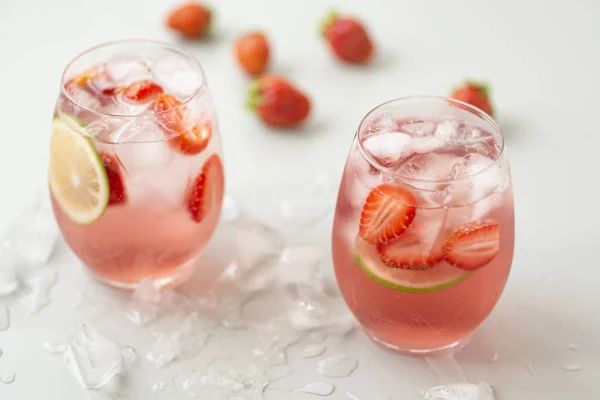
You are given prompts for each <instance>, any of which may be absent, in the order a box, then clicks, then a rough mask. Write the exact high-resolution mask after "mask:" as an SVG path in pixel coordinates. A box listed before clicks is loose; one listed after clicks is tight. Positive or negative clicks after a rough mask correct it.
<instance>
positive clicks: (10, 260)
mask: <svg viewBox="0 0 600 400" xmlns="http://www.w3.org/2000/svg"><path fill="white" fill-rule="evenodd" d="M21 264H23V260H22V259H21V258H20V257H19V256H18V255H17V254H16V253H15V251H14V250H13V249H12V248H10V247H5V246H0V296H7V295H9V294H11V293H13V292H15V291H16V290H17V289H18V287H19V280H18V279H17V272H16V271H17V268H19V267H20V266H21Z"/></svg>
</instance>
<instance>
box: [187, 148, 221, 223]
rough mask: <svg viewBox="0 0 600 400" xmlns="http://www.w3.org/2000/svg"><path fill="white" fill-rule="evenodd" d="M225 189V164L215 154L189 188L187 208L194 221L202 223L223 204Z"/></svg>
mask: <svg viewBox="0 0 600 400" xmlns="http://www.w3.org/2000/svg"><path fill="white" fill-rule="evenodd" d="M224 188H225V179H224V176H223V164H221V159H220V158H219V156H218V155H216V154H213V155H212V156H210V158H209V159H208V161H206V163H205V164H204V166H203V167H202V171H201V172H200V174H199V175H198V176H197V177H196V179H194V182H193V183H192V185H191V186H190V187H189V188H188V192H187V206H188V211H189V212H190V214H191V215H192V218H193V219H194V221H196V222H202V220H203V219H204V218H206V216H207V215H208V213H210V212H211V210H214V209H216V208H217V207H218V206H219V205H220V204H221V202H222V201H223V192H224Z"/></svg>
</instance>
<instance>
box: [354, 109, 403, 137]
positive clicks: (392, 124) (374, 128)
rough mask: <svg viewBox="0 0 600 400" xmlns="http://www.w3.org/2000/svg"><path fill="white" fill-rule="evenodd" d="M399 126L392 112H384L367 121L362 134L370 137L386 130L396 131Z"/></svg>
mask: <svg viewBox="0 0 600 400" xmlns="http://www.w3.org/2000/svg"><path fill="white" fill-rule="evenodd" d="M397 127H398V124H397V123H396V119H395V118H394V116H393V115H392V113H389V112H384V113H381V114H379V115H377V116H376V117H374V118H372V119H371V120H370V121H368V122H367V124H366V129H365V131H364V132H363V135H362V136H363V137H367V138H368V137H371V136H373V135H379V134H382V133H385V132H394V131H396V130H397Z"/></svg>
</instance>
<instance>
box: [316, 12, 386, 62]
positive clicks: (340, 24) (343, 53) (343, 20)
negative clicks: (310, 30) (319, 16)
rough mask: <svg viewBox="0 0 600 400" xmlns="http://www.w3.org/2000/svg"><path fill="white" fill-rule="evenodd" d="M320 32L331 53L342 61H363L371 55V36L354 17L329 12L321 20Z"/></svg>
mask: <svg viewBox="0 0 600 400" xmlns="http://www.w3.org/2000/svg"><path fill="white" fill-rule="evenodd" d="M321 33H322V34H323V36H324V37H325V38H326V39H327V41H328V42H329V47H330V48H331V50H332V51H333V53H334V54H335V55H336V56H337V57H338V58H339V59H340V60H342V61H344V62H349V63H364V62H366V61H368V60H369V59H370V58H371V57H372V55H373V52H374V49H373V43H372V41H371V38H370V37H369V34H368V33H367V30H366V29H365V27H364V26H363V24H362V23H361V22H360V21H358V20H357V19H356V18H353V17H347V16H339V15H338V14H337V13H336V12H330V13H329V14H327V16H326V17H325V19H324V20H323V22H322V25H321Z"/></svg>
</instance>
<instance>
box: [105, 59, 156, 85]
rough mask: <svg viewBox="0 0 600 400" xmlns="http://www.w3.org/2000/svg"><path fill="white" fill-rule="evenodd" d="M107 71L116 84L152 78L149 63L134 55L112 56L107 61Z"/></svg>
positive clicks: (127, 83) (126, 83)
mask: <svg viewBox="0 0 600 400" xmlns="http://www.w3.org/2000/svg"><path fill="white" fill-rule="evenodd" d="M106 71H107V72H108V75H109V77H110V78H111V79H112V80H113V82H114V83H113V84H114V85H115V86H125V85H129V84H131V83H133V82H135V81H142V80H151V79H152V72H151V71H150V67H149V65H148V63H147V62H145V61H143V60H140V59H139V58H135V57H132V56H126V55H118V56H115V57H113V58H111V59H110V60H109V61H108V62H107V63H106Z"/></svg>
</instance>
